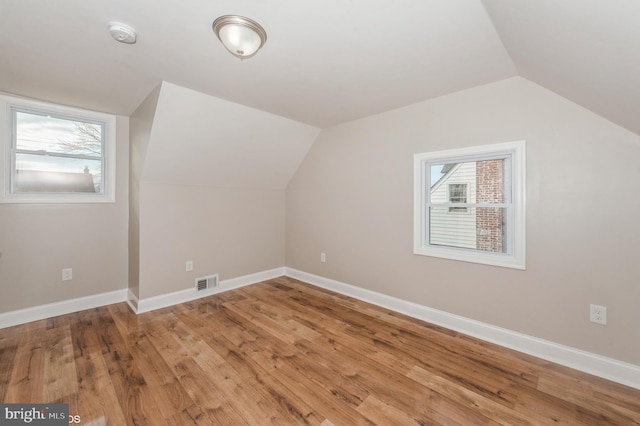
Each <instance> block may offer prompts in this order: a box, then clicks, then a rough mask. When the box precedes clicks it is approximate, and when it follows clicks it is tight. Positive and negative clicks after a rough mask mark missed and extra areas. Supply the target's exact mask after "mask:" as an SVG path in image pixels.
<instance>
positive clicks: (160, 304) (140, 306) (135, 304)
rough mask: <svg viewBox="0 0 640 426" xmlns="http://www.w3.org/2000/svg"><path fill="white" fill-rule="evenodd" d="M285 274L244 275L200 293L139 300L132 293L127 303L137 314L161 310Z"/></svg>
mask: <svg viewBox="0 0 640 426" xmlns="http://www.w3.org/2000/svg"><path fill="white" fill-rule="evenodd" d="M284 274H285V268H284V267H281V268H275V269H270V270H268V271H262V272H258V273H255V274H250V275H244V276H242V277H237V278H231V279H228V280H224V281H220V282H219V283H218V287H215V288H210V289H208V290H203V291H198V290H196V288H195V287H193V288H188V289H185V290H180V291H176V292H173V293H167V294H161V295H159V296H153V297H148V298H145V299H138V298H137V297H136V296H135V295H134V294H133V293H132V292H129V299H128V300H127V302H128V303H129V306H130V307H131V309H133V311H134V312H135V313H137V314H142V313H144V312H149V311H153V310H156V309H160V308H166V307H168V306H173V305H177V304H179V303H185V302H190V301H192V300H196V299H200V298H202V297H207V296H211V295H214V294H218V293H222V292H224V291H228V290H233V289H234V288H240V287H244V286H248V285H251V284H255V283H259V282H261V281H266V280H270V279H273V278H277V277H281V276H283V275H284Z"/></svg>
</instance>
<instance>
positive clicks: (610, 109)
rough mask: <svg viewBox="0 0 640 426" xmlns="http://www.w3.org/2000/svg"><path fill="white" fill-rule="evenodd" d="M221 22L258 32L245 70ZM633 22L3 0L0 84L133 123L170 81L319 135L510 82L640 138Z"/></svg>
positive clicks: (449, 7) (346, 8)
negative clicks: (248, 21) (124, 34)
mask: <svg viewBox="0 0 640 426" xmlns="http://www.w3.org/2000/svg"><path fill="white" fill-rule="evenodd" d="M230 13H231V14H234V13H237V14H241V15H245V16H249V17H251V18H253V19H255V20H257V21H258V22H260V23H261V24H262V25H263V26H264V27H265V29H266V30H267V33H268V41H267V44H266V45H265V47H264V48H263V50H262V51H260V52H259V53H258V55H257V56H255V57H254V58H252V59H250V60H245V61H240V60H238V59H236V58H234V57H232V56H231V55H230V54H229V53H228V52H226V50H225V49H224V48H223V47H222V45H221V44H220V43H219V42H218V41H217V39H216V38H215V36H214V34H213V32H212V31H211V23H212V21H213V20H214V19H215V18H216V17H218V16H220V15H224V14H230ZM110 21H121V22H124V23H126V24H129V25H131V26H132V27H134V28H135V29H136V30H137V32H138V36H139V37H138V42H137V43H136V44H134V45H125V44H121V43H117V42H116V41H114V40H113V39H112V38H111V37H110V35H109V33H108V30H107V28H108V23H109V22H110ZM638 22H640V2H638V1H637V0H608V1H606V2H605V1H602V0H562V1H557V0H403V1H402V2H390V1H388V0H368V1H345V0H324V1H321V2H320V1H318V2H304V1H297V0H276V1H270V2H257V1H251V0H218V1H215V2H214V1H210V0H207V1H205V0H184V1H166V0H163V1H157V0H136V1H128V0H92V1H86V0H65V1H62V2H60V1H49V0H29V1H25V0H2V1H1V2H0V57H1V58H2V61H0V90H2V91H6V92H10V93H16V94H20V95H24V96H31V97H34V98H38V99H43V100H50V101H54V102H59V103H64V104H70V105H75V106H80V107H85V108H91V109H97V110H101V111H108V112H113V113H118V114H123V115H130V114H131V113H132V112H133V111H134V110H135V109H136V107H137V106H138V105H139V104H140V102H141V101H142V100H143V99H144V98H145V96H146V94H147V93H149V92H150V91H151V90H152V89H153V88H154V87H156V86H157V85H158V84H159V83H160V82H161V81H169V82H172V83H174V84H177V85H180V86H183V87H186V88H190V89H193V90H196V91H199V92H202V93H205V94H209V95H211V96H215V97H218V98H221V99H225V100H229V101H233V102H235V103H239V104H243V105H246V106H250V107H253V108H257V109H259V110H263V111H267V112H270V113H273V114H276V115H280V116H283V117H287V118H290V119H293V120H296V121H299V122H302V123H306V124H310V125H312V126H315V127H320V128H324V127H328V126H331V125H334V124H337V123H341V122H345V121H349V120H352V119H355V118H359V117H364V116H368V115H371V114H375V113H378V112H382V111H386V110H389V109H393V108H396V107H399V106H403V105H407V104H411V103H414V102H418V101H422V100H426V99H428V98H432V97H435V96H439V95H442V94H446V93H450V92H452V91H457V90H461V89H465V88H469V87H473V86H476V85H479V84H483V83H488V82H492V81H497V80H501V79H504V78H506V77H510V76H514V75H522V76H524V77H526V78H528V79H530V80H532V81H534V82H536V83H538V84H540V85H542V86H545V87H547V88H549V89H551V90H553V91H556V92H557V93H559V94H561V95H563V96H565V97H567V98H569V99H571V100H573V101H575V102H577V103H580V104H582V105H583V106H585V107H587V108H589V109H592V110H593V111H595V112H597V113H599V114H600V115H602V116H604V117H606V118H608V119H610V120H612V121H614V122H616V123H618V124H621V125H623V126H625V127H627V128H628V129H631V130H633V131H635V132H637V133H640V120H638V119H637V118H636V117H637V110H638V107H639V106H640V105H639V90H640V89H639V84H638V81H639V80H640V79H639V77H640V64H639V61H640V54H639V49H640V34H639V31H640V25H638Z"/></svg>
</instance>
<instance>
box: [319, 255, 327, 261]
mask: <svg viewBox="0 0 640 426" xmlns="http://www.w3.org/2000/svg"><path fill="white" fill-rule="evenodd" d="M326 261H327V254H326V253H320V262H322V263H325V262H326Z"/></svg>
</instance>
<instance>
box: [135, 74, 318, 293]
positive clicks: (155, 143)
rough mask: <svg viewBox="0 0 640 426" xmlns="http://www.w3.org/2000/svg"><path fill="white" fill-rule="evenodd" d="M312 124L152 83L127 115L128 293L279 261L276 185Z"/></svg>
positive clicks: (280, 197)
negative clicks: (190, 264)
mask: <svg viewBox="0 0 640 426" xmlns="http://www.w3.org/2000/svg"><path fill="white" fill-rule="evenodd" d="M319 131H320V130H319V129H317V128H315V127H312V126H308V125H306V124H302V123H298V122H295V121H292V120H289V119H286V118H283V117H278V116H275V115H273V114H268V113H265V112H263V111H258V110H256V109H253V108H248V107H245V106H242V105H239V104H235V103H232V102H228V101H225V100H222V99H218V98H215V97H212V96H209V95H205V94H202V93H198V92H195V91H193V90H189V89H185V88H183V87H180V86H177V85H175V84H171V83H167V82H163V83H162V84H161V86H158V87H157V88H156V89H155V90H154V91H153V92H152V93H151V94H149V96H148V97H147V99H146V100H145V101H144V102H143V103H142V104H141V105H140V107H139V108H138V109H137V110H136V111H135V112H134V113H133V115H132V117H131V134H132V136H131V139H132V141H131V160H132V165H131V179H132V184H131V188H132V189H131V197H132V198H131V217H130V233H129V237H130V241H129V246H130V250H131V255H130V259H129V261H130V265H129V270H130V289H131V291H132V292H133V293H134V294H135V295H136V296H137V297H138V298H139V299H146V298H149V297H153V296H158V295H162V294H166V293H171V292H175V291H180V290H185V289H189V288H192V287H193V286H194V285H195V282H194V280H195V278H198V277H203V276H208V275H212V274H216V273H218V274H219V275H220V280H227V279H230V278H237V277H241V276H244V275H249V274H254V273H258V272H263V271H265V270H269V269H273V268H279V267H282V266H284V236H285V228H284V227H285V187H286V185H287V183H288V181H289V179H290V177H291V176H292V175H293V173H294V172H295V170H296V167H297V166H298V164H299V163H300V161H301V160H302V158H304V155H305V154H306V153H307V151H308V150H309V148H310V147H311V145H312V143H313V140H314V139H315V137H316V136H317V135H318V133H319ZM187 260H192V261H193V262H194V270H193V271H192V272H186V271H185V262H186V261H187Z"/></svg>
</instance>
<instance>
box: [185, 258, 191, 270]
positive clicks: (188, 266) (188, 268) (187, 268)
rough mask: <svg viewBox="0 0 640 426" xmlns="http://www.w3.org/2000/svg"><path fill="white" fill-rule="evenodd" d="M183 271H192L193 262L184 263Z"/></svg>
mask: <svg viewBox="0 0 640 426" xmlns="http://www.w3.org/2000/svg"><path fill="white" fill-rule="evenodd" d="M184 269H185V271H187V272H191V271H193V260H187V262H186V263H185V268H184Z"/></svg>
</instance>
